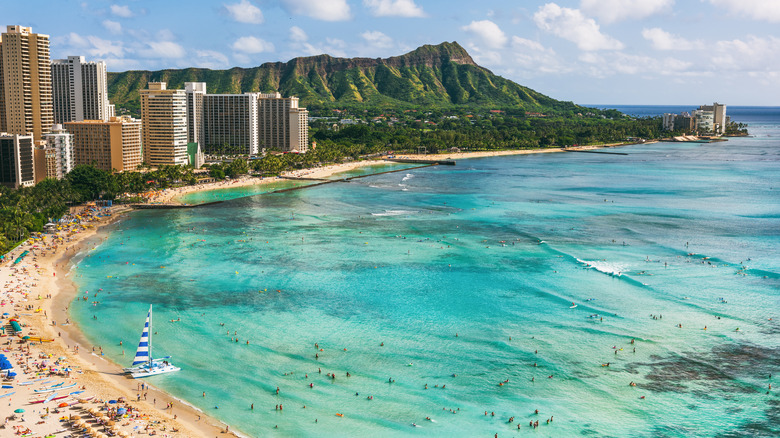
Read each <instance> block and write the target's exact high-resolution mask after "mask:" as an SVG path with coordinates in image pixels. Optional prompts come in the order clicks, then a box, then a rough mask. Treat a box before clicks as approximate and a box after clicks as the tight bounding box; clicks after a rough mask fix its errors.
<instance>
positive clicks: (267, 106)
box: [184, 82, 309, 154]
mask: <svg viewBox="0 0 780 438" xmlns="http://www.w3.org/2000/svg"><path fill="white" fill-rule="evenodd" d="M184 88H185V92H186V94H187V141H189V142H194V143H198V144H200V145H201V146H202V148H203V151H204V152H205V153H207V154H221V153H227V154H258V153H260V152H262V149H264V148H268V149H275V150H280V151H284V152H293V151H294V152H306V150H307V145H308V142H309V112H308V111H307V110H306V108H300V107H299V106H298V98H297V97H287V98H283V97H282V95H281V94H280V93H268V94H264V93H244V94H207V92H206V83H205V82H185V84H184Z"/></svg>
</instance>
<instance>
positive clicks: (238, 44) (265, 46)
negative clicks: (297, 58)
mask: <svg viewBox="0 0 780 438" xmlns="http://www.w3.org/2000/svg"><path fill="white" fill-rule="evenodd" d="M231 47H232V48H233V50H235V51H237V52H243V53H262V52H273V51H274V45H273V44H271V43H269V42H268V41H265V40H262V39H260V38H257V37H253V36H245V37H241V38H239V39H237V40H236V41H235V42H234V43H233V45H232V46H231Z"/></svg>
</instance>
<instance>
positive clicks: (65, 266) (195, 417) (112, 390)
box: [0, 142, 651, 438]
mask: <svg viewBox="0 0 780 438" xmlns="http://www.w3.org/2000/svg"><path fill="white" fill-rule="evenodd" d="M648 143H651V142H647V143H645V144H648ZM625 145H626V144H623V143H620V144H612V145H597V146H584V147H578V148H569V149H570V150H591V149H601V148H608V147H618V146H625ZM553 152H564V149H563V148H549V149H529V150H505V151H479V152H453V153H444V154H428V155H417V154H410V155H404V157H405V158H411V159H420V160H431V159H441V158H440V157H442V158H444V157H446V158H448V159H470V158H484V157H496V156H506V155H527V154H537V153H553ZM389 163H391V162H390V161H386V160H384V159H376V160H361V161H355V162H349V163H342V164H333V165H328V166H324V167H318V168H310V169H302V170H296V171H291V172H286V173H285V174H284V176H289V177H297V178H327V177H329V176H332V175H334V174H336V173H341V172H347V171H350V170H354V169H357V168H360V167H365V166H372V165H384V164H389ZM281 180H282V178H279V177H272V178H258V177H242V178H239V179H237V180H231V181H221V182H215V183H207V184H202V185H195V186H186V187H180V188H175V189H165V190H163V191H161V192H159V193H158V194H156V195H155V197H154V198H153V200H152V202H155V203H181V201H180V198H181V196H182V195H184V194H187V193H192V192H200V191H211V190H219V189H225V188H233V187H243V186H252V185H258V184H268V183H272V182H277V181H281ZM110 210H111V212H112V213H111V216H110V217H108V218H100V219H98V220H97V223H96V224H93V225H92V226H90V227H89V228H88V229H82V230H80V231H79V232H77V233H76V234H71V235H70V237H68V240H67V241H66V243H62V244H61V245H62V247H54V248H48V247H44V248H37V247H36V248H34V246H37V245H35V244H34V243H35V242H30V240H28V241H27V242H25V243H23V244H20V245H18V246H17V247H16V248H14V249H13V250H12V251H11V252H9V254H8V255H7V259H6V261H5V262H4V263H3V264H2V265H0V275H7V276H8V278H11V277H13V275H14V274H12V273H11V272H12V271H14V272H15V270H16V269H18V268H14V267H12V266H10V265H11V263H12V261H11V260H13V257H9V255H10V254H12V253H15V252H17V250H18V252H22V251H24V250H29V251H30V252H31V253H30V254H29V255H28V256H27V257H31V258H32V261H33V262H36V263H35V270H36V271H37V274H38V275H37V278H36V279H35V280H37V284H33V286H32V287H30V289H29V292H28V293H27V294H28V295H30V296H34V295H38V296H44V297H46V296H50V297H51V299H44V300H42V302H41V303H38V304H39V308H40V312H39V314H40V313H41V312H42V314H43V315H46V321H45V322H44V321H42V320H41V318H34V317H27V316H24V317H23V318H21V319H20V321H22V322H23V323H25V324H26V325H28V326H31V327H34V328H35V329H36V330H39V331H40V332H42V333H41V337H46V338H54V339H55V342H52V343H50V344H48V345H44V344H41V345H40V350H41V351H42V352H44V353H45V354H49V355H51V357H54V356H57V357H66V358H67V359H68V360H69V361H73V362H76V363H78V366H79V367H80V368H81V369H82V370H83V373H82V374H80V375H79V376H76V379H75V380H76V382H77V383H78V385H79V386H80V387H81V386H84V387H86V388H87V391H88V392H89V393H94V394H95V396H96V397H100V398H103V399H106V400H107V399H110V398H117V397H124V398H125V399H126V400H133V401H132V403H133V405H135V406H138V407H139V409H140V411H141V412H143V413H144V414H145V415H147V416H148V418H149V420H148V421H159V422H160V424H167V425H170V427H172V428H174V429H178V432H174V434H173V435H170V436H175V437H178V436H190V437H204V438H205V437H207V436H208V437H210V436H212V435H214V434H225V431H226V430H227V425H226V424H224V423H222V422H221V421H219V420H217V419H215V418H212V417H210V416H208V415H207V414H205V413H204V412H203V411H201V410H200V409H198V408H196V407H194V406H193V405H190V404H189V403H188V402H186V400H181V399H178V398H177V397H175V396H173V395H171V394H168V393H166V392H165V391H162V390H160V389H158V388H155V387H148V389H147V390H145V391H144V392H145V393H146V394H147V395H146V399H147V400H144V399H143V397H141V398H140V399H139V400H138V401H134V398H136V399H138V398H139V397H138V394H139V391H138V389H137V385H139V384H140V383H141V382H143V381H142V380H135V379H129V378H127V377H125V376H124V375H123V374H122V372H121V371H122V369H121V366H120V365H118V364H115V363H113V362H111V361H109V360H106V359H103V358H102V357H101V356H99V355H97V354H95V353H94V352H93V350H92V349H90V348H89V347H90V346H91V345H90V344H91V343H90V342H89V340H88V339H87V337H86V335H85V334H84V333H83V332H82V331H81V330H80V328H79V326H78V324H77V323H71V324H67V325H62V323H63V322H64V321H68V320H69V314H68V311H67V310H68V307H69V305H70V303H71V302H72V301H73V300H74V299H75V297H76V296H77V294H78V288H77V286H76V284H75V283H74V282H73V279H72V278H71V273H72V272H73V267H74V266H75V265H76V264H78V262H80V261H81V260H82V259H83V258H84V257H85V256H86V251H89V250H90V249H91V248H94V247H97V246H98V245H100V244H101V243H102V242H103V241H104V240H105V239H106V238H107V237H106V236H107V235H108V232H109V231H108V230H107V228H108V227H110V226H112V225H114V224H116V223H117V222H118V221H121V220H122V219H123V218H125V217H126V216H127V213H129V212H130V211H131V210H132V209H131V208H129V207H126V206H115V207H112V208H111V209H110ZM76 228H77V229H78V227H76ZM66 231H68V230H66ZM60 234H62V233H60ZM53 240H54V238H52V241H53ZM44 242H45V240H44V241H42V243H41V245H43V244H44ZM29 261H30V259H27V263H29ZM21 265H22V264H20V266H21ZM57 277H59V278H57ZM16 313H18V312H16ZM49 313H51V316H48V314H49ZM52 322H56V323H57V325H54V324H53V323H52ZM131 348H132V346H131ZM20 380H21V379H20ZM158 398H159V400H157V399H158ZM148 399H151V400H152V401H153V403H149V402H148ZM9 401H11V400H10V399H9ZM158 402H159V403H158ZM163 402H164V403H165V404H166V406H167V405H168V404H169V403H172V404H175V406H176V409H175V412H173V409H167V408H166V409H162V403H163ZM11 404H13V403H11ZM18 405H19V403H18V402H17V403H16V404H14V406H13V407H16V406H18ZM8 408H9V409H6V407H4V406H0V415H3V416H7V415H8V414H10V408H12V406H8ZM6 410H8V411H9V412H5V411H6ZM47 425H48V424H47ZM158 425H159V424H158ZM51 432H52V433H53V432H54V430H52V431H51ZM228 434H230V435H232V436H241V435H239V434H237V433H236V432H234V431H230V432H228Z"/></svg>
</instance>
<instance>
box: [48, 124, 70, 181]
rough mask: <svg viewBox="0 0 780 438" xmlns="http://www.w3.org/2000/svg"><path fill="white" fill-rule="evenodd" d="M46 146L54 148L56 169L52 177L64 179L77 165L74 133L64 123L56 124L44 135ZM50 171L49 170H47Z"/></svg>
mask: <svg viewBox="0 0 780 438" xmlns="http://www.w3.org/2000/svg"><path fill="white" fill-rule="evenodd" d="M44 140H46V146H47V147H48V148H51V149H53V152H54V161H55V166H56V169H55V170H54V175H53V176H52V175H50V176H49V177H50V178H57V179H62V178H64V177H65V175H67V174H68V172H70V171H71V170H73V167H74V166H75V164H74V162H75V161H74V160H75V158H74V157H73V134H71V133H69V132H68V131H66V130H65V128H63V127H62V125H57V124H55V125H54V126H52V128H51V132H49V133H48V134H46V135H45V136H44ZM47 173H48V172H47Z"/></svg>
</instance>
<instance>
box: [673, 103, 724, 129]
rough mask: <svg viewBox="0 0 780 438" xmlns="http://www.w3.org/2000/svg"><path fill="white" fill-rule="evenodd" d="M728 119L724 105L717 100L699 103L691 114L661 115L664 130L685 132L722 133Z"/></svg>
mask: <svg viewBox="0 0 780 438" xmlns="http://www.w3.org/2000/svg"><path fill="white" fill-rule="evenodd" d="M729 122H730V119H729V117H728V116H726V105H723V104H719V103H717V102H715V103H713V104H712V105H701V106H699V108H698V109H696V110H693V112H692V114H688V113H687V112H682V113H680V114H670V113H666V114H664V115H663V122H662V123H663V129H664V130H666V131H683V132H686V133H692V132H696V131H698V132H706V133H713V134H723V132H725V130H726V126H728V123H729Z"/></svg>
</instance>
